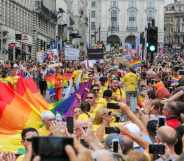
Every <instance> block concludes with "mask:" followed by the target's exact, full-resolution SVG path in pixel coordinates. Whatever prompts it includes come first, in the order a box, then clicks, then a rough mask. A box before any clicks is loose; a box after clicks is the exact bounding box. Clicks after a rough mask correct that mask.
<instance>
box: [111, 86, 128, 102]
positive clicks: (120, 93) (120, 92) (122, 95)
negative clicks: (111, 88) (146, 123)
mask: <svg viewBox="0 0 184 161" xmlns="http://www.w3.org/2000/svg"><path fill="white" fill-rule="evenodd" d="M112 95H113V96H117V97H120V99H121V101H123V100H126V93H125V90H123V89H122V88H120V89H117V90H116V91H115V92H113V93H112Z"/></svg>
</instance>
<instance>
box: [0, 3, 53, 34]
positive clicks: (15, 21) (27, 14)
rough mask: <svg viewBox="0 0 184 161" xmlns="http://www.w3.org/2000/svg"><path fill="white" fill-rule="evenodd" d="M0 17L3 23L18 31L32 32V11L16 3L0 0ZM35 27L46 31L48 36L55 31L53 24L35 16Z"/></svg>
mask: <svg viewBox="0 0 184 161" xmlns="http://www.w3.org/2000/svg"><path fill="white" fill-rule="evenodd" d="M0 15H2V16H1V17H0V19H1V20H2V21H1V22H2V23H3V25H6V26H8V27H9V28H12V29H14V30H16V31H19V32H25V33H29V34H31V33H32V27H33V25H32V24H33V22H32V21H33V13H32V12H31V11H29V10H27V9H25V8H23V7H21V6H19V5H17V4H16V3H14V2H12V1H9V0H0ZM36 22H37V24H36V25H37V27H38V28H39V29H40V31H42V32H43V33H48V34H49V36H53V34H54V33H55V27H54V25H51V24H50V23H49V22H48V21H46V20H44V19H43V18H41V17H39V16H37V20H36Z"/></svg>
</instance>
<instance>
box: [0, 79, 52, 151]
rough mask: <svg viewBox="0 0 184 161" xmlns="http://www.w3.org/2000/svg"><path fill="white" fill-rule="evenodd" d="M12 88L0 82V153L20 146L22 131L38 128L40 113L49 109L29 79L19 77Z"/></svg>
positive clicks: (40, 123)
mask: <svg viewBox="0 0 184 161" xmlns="http://www.w3.org/2000/svg"><path fill="white" fill-rule="evenodd" d="M14 87H15V88H13V87H12V86H10V85H9V84H6V83H3V82H0V89H1V91H0V151H1V150H4V151H7V150H8V151H15V150H16V149H17V148H18V147H19V146H21V145H20V143H21V142H20V133H21V131H22V129H24V128H26V127H35V128H37V129H38V128H40V127H41V126H42V121H41V119H40V114H41V112H43V111H45V110H49V109H50V105H49V104H48V103H47V102H46V101H45V100H44V98H43V97H42V96H41V94H40V93H39V90H38V88H37V86H36V84H35V82H34V81H33V80H32V79H31V78H29V79H24V78H22V77H19V78H18V80H17V82H16V84H15V86H14Z"/></svg>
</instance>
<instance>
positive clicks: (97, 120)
mask: <svg viewBox="0 0 184 161" xmlns="http://www.w3.org/2000/svg"><path fill="white" fill-rule="evenodd" d="M105 112H108V110H107V109H106V108H102V109H99V110H98V111H97V112H96V115H95V118H94V121H93V123H94V124H96V125H99V124H101V123H102V121H103V114H104V113H105Z"/></svg>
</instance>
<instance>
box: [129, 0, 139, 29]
mask: <svg viewBox="0 0 184 161" xmlns="http://www.w3.org/2000/svg"><path fill="white" fill-rule="evenodd" d="M136 29H137V8H136V0H129V3H128V30H136Z"/></svg>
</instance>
